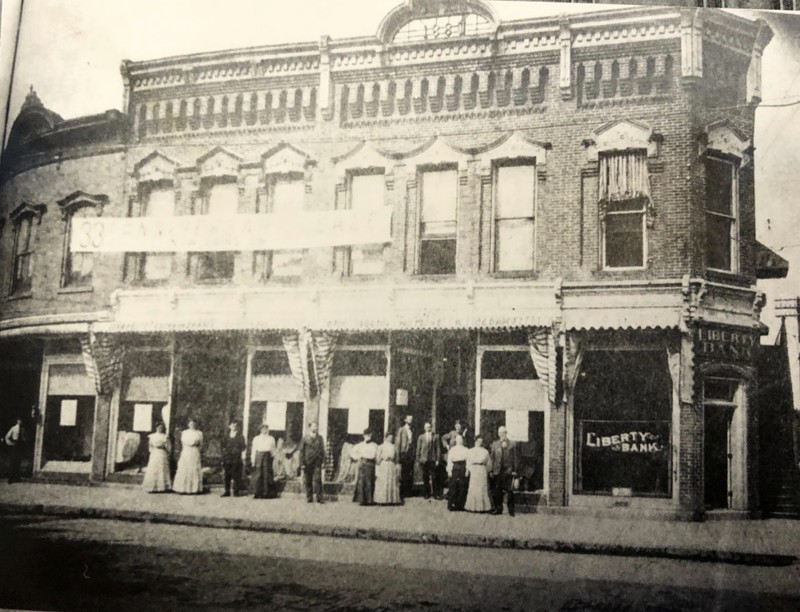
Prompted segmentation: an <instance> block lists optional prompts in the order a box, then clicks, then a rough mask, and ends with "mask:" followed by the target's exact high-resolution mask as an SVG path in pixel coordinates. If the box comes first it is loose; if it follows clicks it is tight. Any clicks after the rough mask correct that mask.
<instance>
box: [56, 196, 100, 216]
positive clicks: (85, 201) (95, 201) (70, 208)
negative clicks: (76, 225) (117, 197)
mask: <svg viewBox="0 0 800 612" xmlns="http://www.w3.org/2000/svg"><path fill="white" fill-rule="evenodd" d="M57 204H58V208H59V210H60V211H61V217H62V218H64V219H66V218H67V217H68V216H69V215H70V214H72V213H73V212H75V211H76V210H77V209H78V208H81V207H82V206H91V207H93V208H94V209H95V210H96V211H97V216H98V217H99V216H101V215H102V214H103V207H104V206H105V205H106V204H108V196H107V195H102V194H98V195H94V194H91V193H86V192H85V191H75V192H73V193H71V194H69V195H68V196H67V197H66V198H64V199H63V200H59V201H58V202H57Z"/></svg>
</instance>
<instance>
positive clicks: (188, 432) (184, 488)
mask: <svg viewBox="0 0 800 612" xmlns="http://www.w3.org/2000/svg"><path fill="white" fill-rule="evenodd" d="M202 447H203V432H202V431H200V430H199V429H197V423H196V422H195V421H194V419H189V426H188V428H187V429H184V430H183V432H182V433H181V456H180V457H179V458H178V470H177V471H176V472H175V482H174V483H173V485H172V490H173V491H175V492H176V493H182V494H184V495H192V494H197V493H202V492H203V470H202V465H201V463H200V449H201V448H202Z"/></svg>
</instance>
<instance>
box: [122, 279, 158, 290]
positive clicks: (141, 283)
mask: <svg viewBox="0 0 800 612" xmlns="http://www.w3.org/2000/svg"><path fill="white" fill-rule="evenodd" d="M126 284H127V285H130V286H132V287H153V288H158V287H166V286H168V285H169V279H164V280H134V281H128V282H127V283H126Z"/></svg>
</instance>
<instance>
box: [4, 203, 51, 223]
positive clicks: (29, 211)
mask: <svg viewBox="0 0 800 612" xmlns="http://www.w3.org/2000/svg"><path fill="white" fill-rule="evenodd" d="M46 212H47V206H46V205H44V204H31V203H30V202H23V203H22V204H20V205H19V206H17V207H16V208H15V209H14V210H12V211H11V214H10V215H8V218H9V219H10V220H11V222H12V223H16V222H17V221H19V219H21V218H22V217H25V216H27V215H32V216H33V217H35V218H36V222H37V223H41V222H42V215H44V213H46Z"/></svg>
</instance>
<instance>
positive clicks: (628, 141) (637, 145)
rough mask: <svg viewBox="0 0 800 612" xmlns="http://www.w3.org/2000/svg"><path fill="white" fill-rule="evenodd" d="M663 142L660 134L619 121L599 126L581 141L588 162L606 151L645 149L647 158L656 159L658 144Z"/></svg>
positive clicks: (627, 121)
mask: <svg viewBox="0 0 800 612" xmlns="http://www.w3.org/2000/svg"><path fill="white" fill-rule="evenodd" d="M662 140H663V137H662V136H661V135H660V134H656V133H654V132H653V129H652V128H651V127H649V126H647V125H645V124H643V123H640V122H638V121H630V120H627V119H619V120H617V121H612V122H610V123H606V124H605V125H602V126H600V127H599V128H597V129H596V130H594V132H593V133H592V135H591V136H590V137H589V138H587V139H586V140H584V141H583V145H584V146H585V147H586V154H587V157H588V160H589V161H590V162H592V161H597V159H598V154H599V153H601V152H606V151H626V150H629V149H645V150H646V151H647V156H648V157H651V158H653V157H658V143H659V142H661V141H662Z"/></svg>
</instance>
